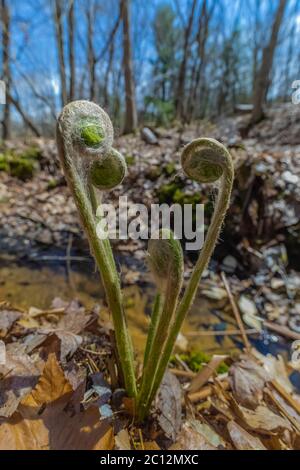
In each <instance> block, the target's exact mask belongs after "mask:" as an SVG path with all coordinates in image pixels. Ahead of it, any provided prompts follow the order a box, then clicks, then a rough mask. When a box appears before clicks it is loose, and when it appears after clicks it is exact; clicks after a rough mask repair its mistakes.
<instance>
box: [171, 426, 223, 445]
mask: <svg viewBox="0 0 300 470" xmlns="http://www.w3.org/2000/svg"><path fill="white" fill-rule="evenodd" d="M169 450H217V448H216V447H214V446H212V445H211V444H210V443H209V442H208V440H207V439H206V438H205V437H204V436H203V435H202V434H200V433H199V432H197V431H196V430H195V429H193V428H192V426H191V425H190V424H189V423H188V422H186V423H184V424H183V426H182V429H181V432H180V434H179V436H178V438H177V440H176V442H175V444H173V445H172V446H171V447H170V448H169Z"/></svg>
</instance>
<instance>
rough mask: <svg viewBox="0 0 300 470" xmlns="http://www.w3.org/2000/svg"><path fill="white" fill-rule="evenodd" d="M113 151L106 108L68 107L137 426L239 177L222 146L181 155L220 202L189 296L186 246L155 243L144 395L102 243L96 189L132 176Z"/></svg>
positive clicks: (78, 180) (65, 114) (85, 217)
mask: <svg viewBox="0 0 300 470" xmlns="http://www.w3.org/2000/svg"><path fill="white" fill-rule="evenodd" d="M112 144H113V126H112V123H111V121H110V119H109V117H108V115H107V114H106V113H105V112H104V111H103V110H102V109H101V108H100V107H99V106H97V105H96V104H94V103H90V102H88V101H75V102H72V103H69V104H68V105H67V106H65V108H64V109H63V111H62V112H61V114H60V116H59V118H58V122H57V146H58V153H59V157H60V160H61V164H62V168H63V170H64V174H65V176H66V180H67V182H68V185H69V187H70V190H71V192H72V195H73V198H74V201H75V203H76V206H77V209H78V212H79V215H80V219H81V222H82V226H83V229H84V231H85V233H86V235H87V238H88V240H89V244H90V249H91V253H92V254H93V256H94V258H95V261H96V264H97V266H98V269H99V272H100V275H101V278H102V283H103V285H104V289H105V294H106V299H107V303H108V306H109V309H110V311H111V314H112V319H113V323H114V329H115V336H116V345H117V350H118V356H119V360H120V364H121V368H122V374H123V377H124V382H125V388H126V391H127V393H128V396H130V397H133V398H134V400H135V404H136V406H135V409H136V417H137V419H138V420H140V421H142V420H144V419H145V417H146V416H147V414H148V413H149V411H150V407H151V404H152V402H153V400H154V398H155V396H156V393H157V391H158V389H159V386H160V384H161V381H162V379H163V375H164V373H165V370H166V368H167V365H168V362H169V359H170V355H171V353H172V350H173V348H174V345H175V342H176V338H177V336H178V334H179V331H180V328H181V326H182V323H183V321H184V318H185V316H186V314H187V313H188V311H189V309H190V307H191V305H192V303H193V300H194V297H195V294H196V291H197V287H198V284H199V281H200V279H201V276H202V273H203V271H204V269H205V268H206V266H207V265H208V263H209V260H210V258H211V255H212V253H213V250H214V248H215V245H216V242H217V240H218V236H219V233H220V230H221V227H222V224H223V221H224V217H225V215H226V211H227V209H228V206H229V201H230V195H231V189H232V184H233V177H234V170H233V164H232V159H231V156H230V154H229V152H228V151H227V149H226V148H225V147H224V146H223V145H222V144H220V143H219V142H217V141H216V140H213V139H206V138H202V139H196V140H194V141H192V142H191V143H190V144H188V145H187V146H186V147H184V149H183V151H182V156H181V164H182V168H183V171H184V173H185V174H186V176H187V177H188V178H191V179H192V180H194V181H196V182H198V183H215V182H217V181H218V182H219V194H218V198H217V202H216V205H215V209H214V214H213V217H212V220H211V224H210V226H209V229H208V232H207V235H206V239H205V242H204V245H203V248H202V250H201V252H200V254H199V257H198V260H197V262H196V264H195V267H194V270H193V272H192V274H191V277H190V279H189V281H188V283H187V286H186V288H185V290H184V292H183V293H182V292H181V291H182V284H183V273H184V261H183V253H182V248H181V245H180V242H179V241H178V240H176V238H175V237H174V234H173V233H172V232H171V231H170V230H167V229H162V230H161V231H160V232H159V236H158V237H155V239H152V240H150V241H149V244H148V264H149V268H150V270H151V272H152V274H153V277H154V280H155V282H156V285H157V290H158V292H157V295H156V298H155V302H154V306H153V313H152V317H151V324H150V328H149V333H148V338H147V343H146V347H145V355H144V364H143V373H142V377H141V378H140V380H139V384H140V385H139V387H137V381H136V376H135V368H134V355H133V348H132V342H131V338H130V335H129V332H128V328H127V324H126V318H125V313H124V307H123V301H122V292H121V286H120V279H119V276H118V272H117V269H116V265H115V261H114V257H113V253H112V250H111V245H110V242H109V240H108V239H103V240H101V239H99V238H98V237H97V233H96V223H97V219H96V209H97V204H98V201H97V199H96V196H95V193H94V187H96V188H97V189H98V190H100V191H109V190H111V189H113V188H115V187H117V186H118V185H119V184H120V183H121V182H122V180H123V178H124V177H125V175H126V163H125V160H124V158H123V156H122V155H121V154H120V153H119V152H117V151H116V150H115V149H114V148H113V147H112Z"/></svg>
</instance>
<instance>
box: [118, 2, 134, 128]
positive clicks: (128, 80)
mask: <svg viewBox="0 0 300 470" xmlns="http://www.w3.org/2000/svg"><path fill="white" fill-rule="evenodd" d="M120 1H121V4H120V7H121V16H122V21H123V67H124V80H125V108H126V109H125V126H124V132H125V133H130V132H133V131H134V130H135V129H136V128H137V111H136V102H135V87H134V80H133V72H132V55H131V40H130V17H129V8H128V0H120Z"/></svg>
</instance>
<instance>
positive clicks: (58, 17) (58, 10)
mask: <svg viewBox="0 0 300 470" xmlns="http://www.w3.org/2000/svg"><path fill="white" fill-rule="evenodd" d="M54 23H55V32H56V45H57V51H58V60H59V75H60V87H61V105H62V106H65V104H67V101H68V93H67V79H66V66H65V55H64V34H63V24H62V7H61V0H55V2H54Z"/></svg>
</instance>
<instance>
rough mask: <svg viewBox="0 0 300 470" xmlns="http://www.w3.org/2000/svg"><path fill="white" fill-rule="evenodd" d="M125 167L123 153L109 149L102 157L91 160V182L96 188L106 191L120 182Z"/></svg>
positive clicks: (124, 173) (124, 172)
mask: <svg viewBox="0 0 300 470" xmlns="http://www.w3.org/2000/svg"><path fill="white" fill-rule="evenodd" d="M126 169H127V167H126V162H125V159H124V157H123V155H121V154H120V153H119V152H117V150H115V149H111V150H110V152H109V153H108V154H107V155H105V156H104V157H103V158H101V159H99V160H95V161H94V162H93V164H92V167H91V171H90V177H91V182H92V184H93V185H94V186H96V188H98V189H100V190H102V191H108V190H110V189H113V188H116V187H117V186H119V184H121V183H122V181H123V179H124V176H125V175H126Z"/></svg>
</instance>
